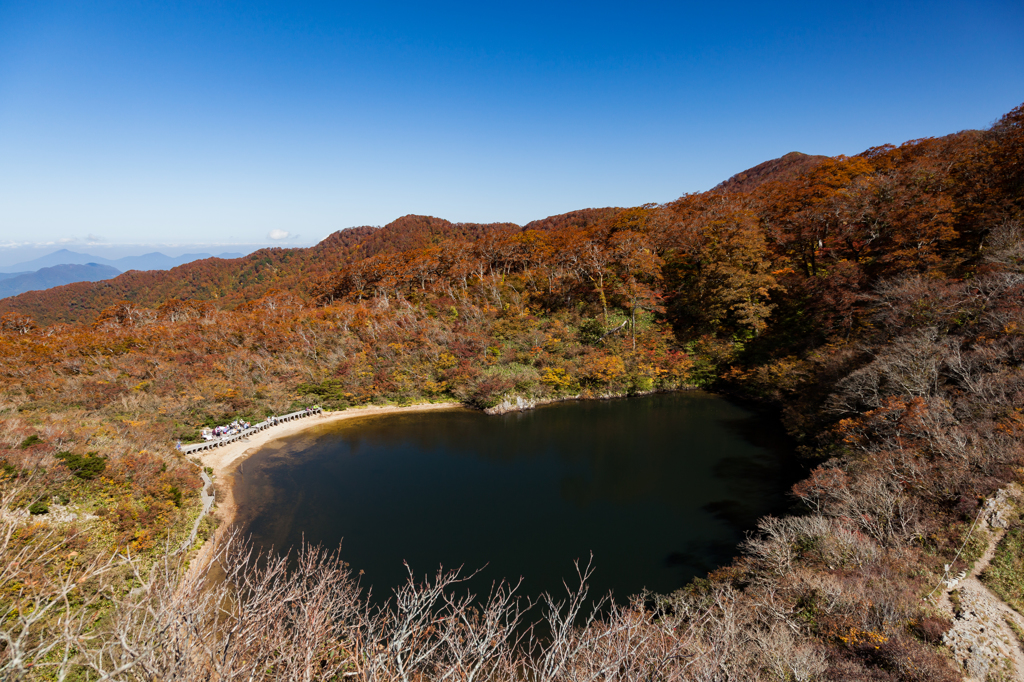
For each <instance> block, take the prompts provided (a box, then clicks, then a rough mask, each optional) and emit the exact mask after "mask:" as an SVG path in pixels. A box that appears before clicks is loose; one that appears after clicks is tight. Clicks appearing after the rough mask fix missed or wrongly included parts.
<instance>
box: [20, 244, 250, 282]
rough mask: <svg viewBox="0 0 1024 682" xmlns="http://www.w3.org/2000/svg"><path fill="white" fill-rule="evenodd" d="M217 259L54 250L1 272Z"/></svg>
mask: <svg viewBox="0 0 1024 682" xmlns="http://www.w3.org/2000/svg"><path fill="white" fill-rule="evenodd" d="M213 257H214V256H213V255H212V254H209V253H186V254H182V255H180V256H165V255H164V254H162V253H159V252H156V251H154V252H153V253H147V254H144V255H142V256H125V257H124V258H117V259H115V260H110V259H107V258H101V257H99V256H91V255H89V254H87V253H76V252H74V251H69V250H67V249H61V250H60V251H54V252H53V253H51V254H49V255H46V256H43V257H42V258H36V259H34V260H30V261H25V262H24V263H15V264H14V265H5V266H0V273H23V272H35V271H36V270H39V269H40V268H49V267H53V266H55V265H86V264H88V263H94V264H96V265H107V266H110V267H112V268H115V269H117V270H118V272H128V271H129V270H170V269H171V268H176V267H178V266H179V265H184V264H185V263H191V262H192V261H197V260H202V259H204V258H213ZM241 257H242V254H240V253H222V254H220V255H218V256H217V258H224V259H228V258H241ZM79 281H86V280H79ZM89 281H96V280H89ZM65 284H67V282H65Z"/></svg>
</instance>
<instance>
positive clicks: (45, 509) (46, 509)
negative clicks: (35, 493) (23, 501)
mask: <svg viewBox="0 0 1024 682" xmlns="http://www.w3.org/2000/svg"><path fill="white" fill-rule="evenodd" d="M28 513H29V514H35V515H37V516H38V515H39V514H49V513H50V505H48V504H46V503H45V502H43V501H42V500H36V501H35V502H33V503H32V504H31V505H29V508H28Z"/></svg>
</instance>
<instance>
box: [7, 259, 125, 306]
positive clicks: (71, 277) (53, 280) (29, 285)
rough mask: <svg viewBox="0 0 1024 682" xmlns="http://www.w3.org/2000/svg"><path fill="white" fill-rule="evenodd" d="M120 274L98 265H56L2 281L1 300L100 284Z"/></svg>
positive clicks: (115, 269)
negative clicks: (74, 285) (66, 286)
mask: <svg viewBox="0 0 1024 682" xmlns="http://www.w3.org/2000/svg"><path fill="white" fill-rule="evenodd" d="M120 274H121V271H120V270H118V269H117V268H112V267H110V266H109V265H99V264H98V263H86V264H84V265H81V264H77V263H75V264H62V265H54V266H53V267H50V268H40V269H39V270H36V271H35V272H23V273H19V274H15V275H13V276H11V277H5V278H4V279H0V298H7V297H8V296H17V295H18V294H23V293H25V292H26V291H37V290H39V289H49V288H51V287H59V286H61V285H62V284H72V283H74V282H99V281H100V280H104V279H110V278H111V277H117V276H118V275H120Z"/></svg>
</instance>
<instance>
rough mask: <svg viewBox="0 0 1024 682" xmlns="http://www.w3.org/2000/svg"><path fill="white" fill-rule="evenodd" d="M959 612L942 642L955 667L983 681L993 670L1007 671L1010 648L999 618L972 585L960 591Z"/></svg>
mask: <svg viewBox="0 0 1024 682" xmlns="http://www.w3.org/2000/svg"><path fill="white" fill-rule="evenodd" d="M960 604H961V608H962V610H961V612H960V615H958V616H957V617H956V619H955V620H954V621H953V627H951V628H950V629H949V632H947V633H946V634H945V635H943V637H942V642H943V644H945V645H946V646H948V647H949V649H950V651H952V652H953V657H954V658H955V659H956V661H957V663H959V664H960V665H962V666H963V669H964V671H965V672H966V673H967V674H968V675H969V676H970V677H973V678H974V679H977V680H984V679H986V678H987V677H988V674H989V673H990V672H992V671H994V670H1000V669H1004V670H1005V669H1006V667H1007V665H1008V661H1009V660H1011V659H1012V656H1013V647H1014V646H1016V643H1015V642H1013V641H1011V640H1010V639H1009V638H1008V637H1007V636H1006V634H1005V632H1004V628H1003V627H1002V619H1003V616H1002V614H1001V613H1000V612H999V611H998V609H996V608H993V607H992V605H991V604H990V603H989V600H988V599H986V598H985V597H984V595H983V594H982V593H981V591H980V590H978V589H977V588H975V587H974V586H973V585H970V584H968V585H964V587H963V588H961V590H960Z"/></svg>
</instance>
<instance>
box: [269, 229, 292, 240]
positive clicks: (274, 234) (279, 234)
mask: <svg viewBox="0 0 1024 682" xmlns="http://www.w3.org/2000/svg"><path fill="white" fill-rule="evenodd" d="M289 234H290V233H289V232H287V231H286V230H271V231H270V232H268V233H267V236H268V237H270V238H271V239H274V240H278V239H288V235H289Z"/></svg>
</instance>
